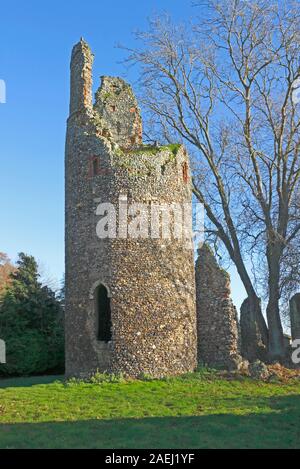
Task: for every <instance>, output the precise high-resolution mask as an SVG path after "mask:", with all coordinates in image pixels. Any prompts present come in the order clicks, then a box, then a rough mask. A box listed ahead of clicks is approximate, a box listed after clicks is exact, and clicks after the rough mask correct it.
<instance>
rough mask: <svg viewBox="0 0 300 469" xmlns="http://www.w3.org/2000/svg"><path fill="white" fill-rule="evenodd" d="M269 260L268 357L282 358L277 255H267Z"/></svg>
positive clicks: (282, 344)
mask: <svg viewBox="0 0 300 469" xmlns="http://www.w3.org/2000/svg"><path fill="white" fill-rule="evenodd" d="M268 262H269V282H268V284H269V302H268V306H267V319H268V326H269V349H268V354H269V359H270V360H272V361H274V360H282V359H283V358H284V355H285V350H284V338H283V329H282V325H281V320H280V311H279V299H280V291H279V277H280V272H279V269H280V267H279V257H278V256H274V255H273V253H270V254H269V255H268Z"/></svg>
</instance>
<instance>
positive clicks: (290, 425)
mask: <svg viewBox="0 0 300 469" xmlns="http://www.w3.org/2000/svg"><path fill="white" fill-rule="evenodd" d="M0 447H1V448H300V382H299V380H298V382H290V383H288V384H282V383H263V382H259V381H254V380H250V379H249V378H243V379H234V380H229V379H225V378H221V377H220V376H219V375H218V374H216V373H211V372H210V373H209V372H201V373H195V374H192V375H187V376H184V377H180V378H172V379H169V380H148V381H127V382H116V383H113V382H112V383H110V382H103V383H101V384H88V383H79V384H78V383H73V384H72V383H64V382H63V378H61V377H53V376H52V377H49V376H48V377H35V378H26V379H25V378H19V379H11V380H0Z"/></svg>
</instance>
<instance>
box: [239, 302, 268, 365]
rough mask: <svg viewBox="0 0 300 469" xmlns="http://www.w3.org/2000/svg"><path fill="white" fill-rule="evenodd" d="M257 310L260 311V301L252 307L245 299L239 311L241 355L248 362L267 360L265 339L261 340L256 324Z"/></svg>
mask: <svg viewBox="0 0 300 469" xmlns="http://www.w3.org/2000/svg"><path fill="white" fill-rule="evenodd" d="M257 309H260V301H258V302H257V304H254V305H253V304H251V303H250V301H249V298H246V299H245V300H244V302H243V303H242V306H241V311H240V330H241V353H242V356H243V357H244V358H246V359H247V360H249V361H250V362H254V361H255V360H261V361H263V362H264V361H266V359H267V347H266V343H267V339H266V337H265V338H264V339H263V337H262V335H261V331H260V329H259V326H258V322H257V317H258V315H259V312H260V311H257ZM266 335H267V332H266V333H265V336H266Z"/></svg>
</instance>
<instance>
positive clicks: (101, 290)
mask: <svg viewBox="0 0 300 469" xmlns="http://www.w3.org/2000/svg"><path fill="white" fill-rule="evenodd" d="M110 298H111V295H110V290H109V288H108V287H107V286H106V285H105V284H104V283H102V282H101V281H98V282H96V283H95V284H94V285H93V289H92V298H91V299H93V305H94V313H95V318H96V321H95V324H96V331H95V332H96V336H97V340H99V341H100V342H110V341H111V339H112V321H111V307H110Z"/></svg>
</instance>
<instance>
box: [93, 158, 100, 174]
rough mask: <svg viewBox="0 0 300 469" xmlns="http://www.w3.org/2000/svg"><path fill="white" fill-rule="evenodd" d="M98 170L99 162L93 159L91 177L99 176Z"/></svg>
mask: <svg viewBox="0 0 300 469" xmlns="http://www.w3.org/2000/svg"><path fill="white" fill-rule="evenodd" d="M99 172H100V168H99V160H98V158H94V159H93V176H97V174H99Z"/></svg>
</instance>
